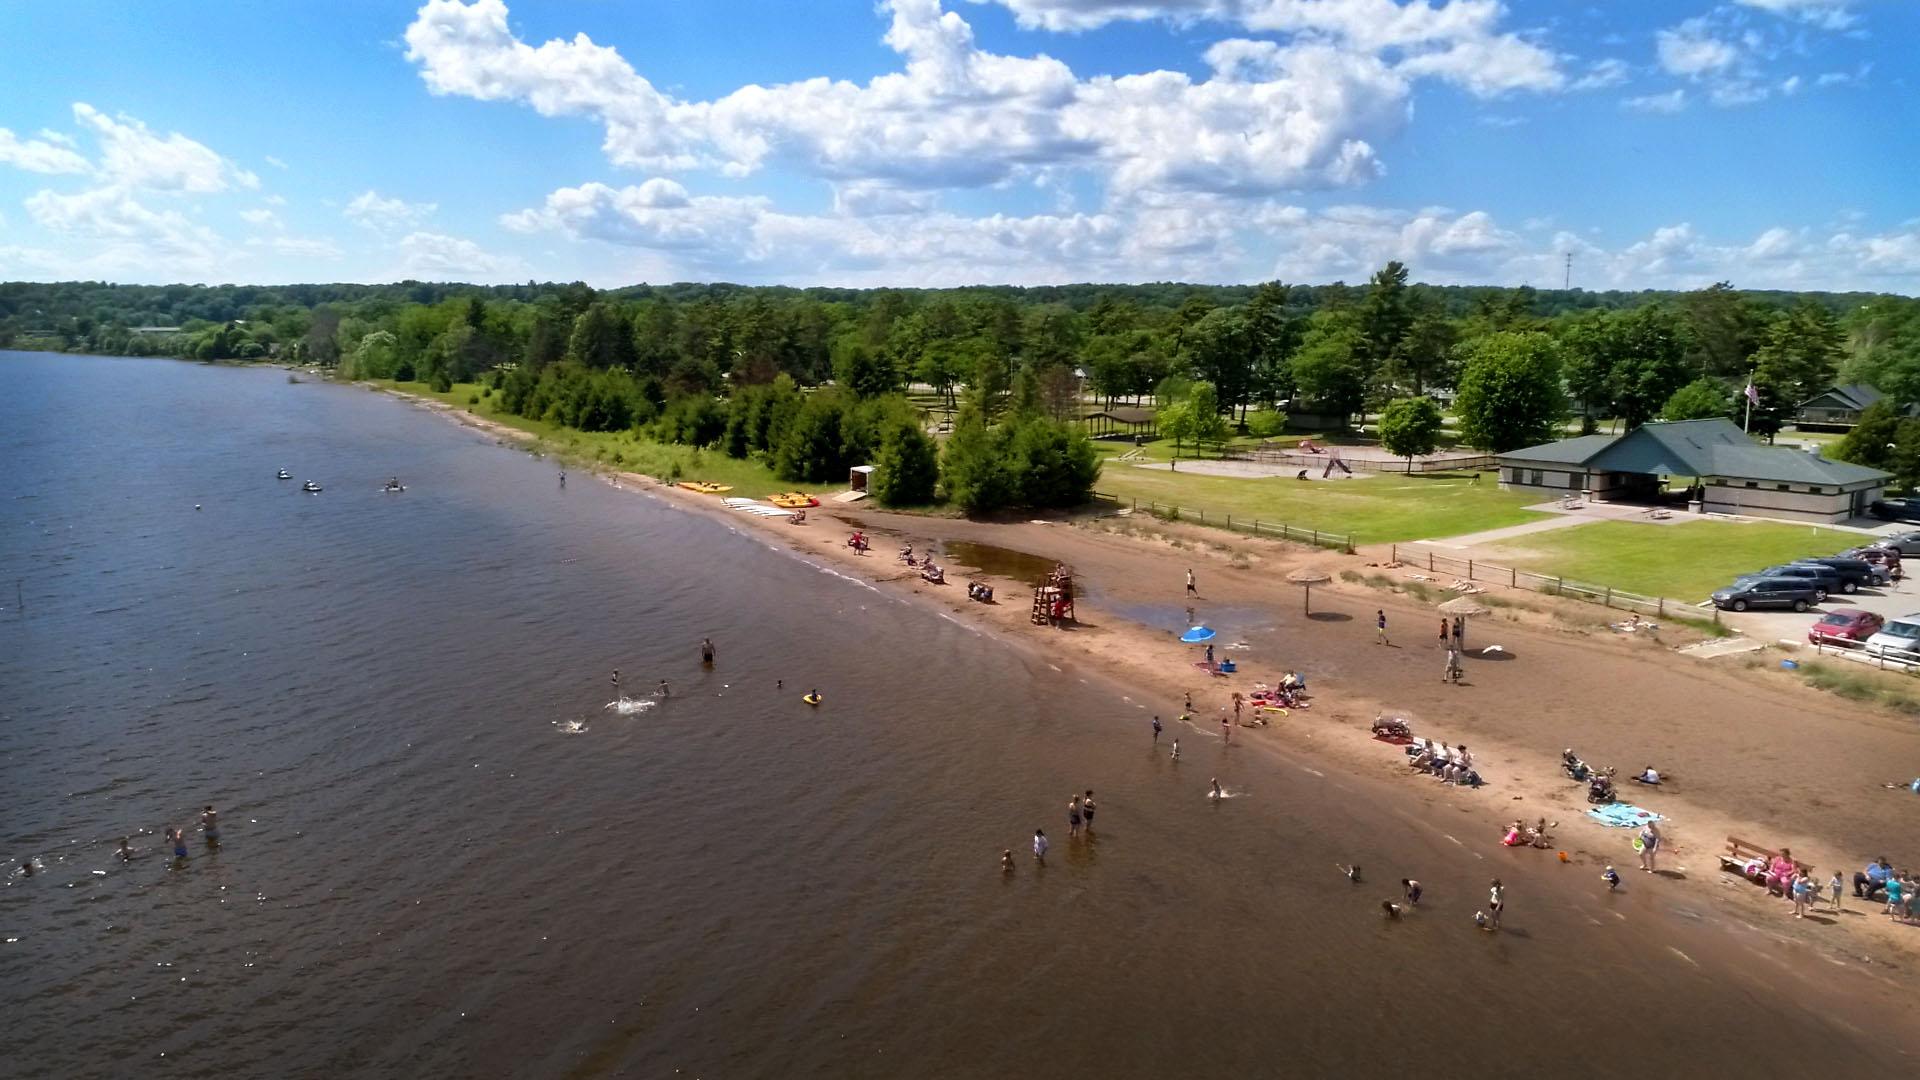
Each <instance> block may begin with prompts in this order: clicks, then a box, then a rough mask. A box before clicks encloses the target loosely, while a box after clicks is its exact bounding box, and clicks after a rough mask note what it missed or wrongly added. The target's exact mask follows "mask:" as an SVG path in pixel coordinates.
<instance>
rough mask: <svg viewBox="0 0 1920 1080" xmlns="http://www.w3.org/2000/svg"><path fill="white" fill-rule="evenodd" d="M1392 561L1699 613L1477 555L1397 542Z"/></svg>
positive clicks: (1614, 604)
mask: <svg viewBox="0 0 1920 1080" xmlns="http://www.w3.org/2000/svg"><path fill="white" fill-rule="evenodd" d="M1393 561H1394V562H1397V563H1400V564H1401V565H1402V566H1415V567H1419V566H1424V567H1426V568H1427V572H1428V573H1431V574H1446V575H1448V576H1450V577H1456V578H1462V579H1464V580H1467V581H1472V582H1481V581H1484V582H1489V583H1491V584H1494V585H1505V586H1507V587H1508V588H1510V589H1531V590H1533V591H1534V592H1542V593H1547V594H1548V595H1551V596H1566V597H1571V598H1572V599H1575V600H1585V601H1587V602H1588V603H1592V604H1600V605H1602V606H1605V607H1610V608H1620V609H1622V610H1625V611H1637V612H1641V613H1644V614H1647V615H1661V616H1664V615H1666V614H1668V613H1669V612H1671V613H1673V614H1676V615H1682V614H1696V615H1697V614H1699V613H1697V612H1696V609H1697V607H1698V605H1695V604H1689V603H1686V602H1684V601H1680V600H1668V599H1665V598H1664V597H1659V596H1642V595H1640V594H1639V593H1634V592H1628V591H1626V590H1625V589H1616V588H1614V587H1613V586H1611V585H1595V584H1593V583H1591V582H1585V581H1574V580H1572V579H1570V578H1564V577H1559V576H1557V575H1554V574H1536V573H1534V572H1533V571H1531V570H1521V569H1518V568H1516V567H1511V566H1496V565H1494V564H1493V563H1490V562H1483V561H1481V560H1478V559H1461V558H1456V557H1454V556H1452V555H1441V554H1438V553H1436V552H1433V551H1416V550H1413V549H1408V550H1407V551H1404V552H1403V551H1401V550H1400V545H1398V544H1395V545H1393ZM1713 618H1714V621H1715V622H1718V621H1720V613H1719V611H1718V609H1715V610H1714V612H1713Z"/></svg>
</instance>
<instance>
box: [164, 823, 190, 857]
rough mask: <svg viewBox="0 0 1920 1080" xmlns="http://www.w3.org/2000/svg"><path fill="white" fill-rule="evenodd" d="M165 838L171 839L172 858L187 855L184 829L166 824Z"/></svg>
mask: <svg viewBox="0 0 1920 1080" xmlns="http://www.w3.org/2000/svg"><path fill="white" fill-rule="evenodd" d="M167 839H169V840H171V841H173V857H174V858H176V859H184V858H186V857H187V834H186V831H185V830H184V829H176V828H174V827H173V826H171V825H169V826H167Z"/></svg>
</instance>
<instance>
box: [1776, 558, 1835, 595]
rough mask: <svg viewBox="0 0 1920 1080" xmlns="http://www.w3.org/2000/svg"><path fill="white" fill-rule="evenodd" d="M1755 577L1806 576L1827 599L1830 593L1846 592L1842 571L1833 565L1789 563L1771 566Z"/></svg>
mask: <svg viewBox="0 0 1920 1080" xmlns="http://www.w3.org/2000/svg"><path fill="white" fill-rule="evenodd" d="M1754 577H1794V578H1806V579H1807V580H1808V581H1809V582H1811V583H1812V584H1813V586H1814V588H1816V589H1818V590H1819V591H1820V599H1822V600H1825V599H1826V598H1827V595H1828V594H1829V593H1837V592H1844V591H1845V589H1846V583H1845V582H1844V581H1842V580H1841V578H1840V571H1838V570H1835V569H1834V568H1833V567H1831V566H1811V565H1802V564H1800V563H1789V564H1786V565H1783V566H1769V567H1767V568H1766V569H1765V570H1762V571H1760V572H1759V573H1758V574H1755V575H1754Z"/></svg>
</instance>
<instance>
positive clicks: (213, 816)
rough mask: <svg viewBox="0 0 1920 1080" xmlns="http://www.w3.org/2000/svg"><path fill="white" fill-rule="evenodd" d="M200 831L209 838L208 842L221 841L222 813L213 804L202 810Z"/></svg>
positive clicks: (216, 842)
mask: <svg viewBox="0 0 1920 1080" xmlns="http://www.w3.org/2000/svg"><path fill="white" fill-rule="evenodd" d="M200 832H201V834H202V835H203V836H205V837H206V838H207V843H209V844H218V843H219V842H220V814H219V812H218V811H216V810H214V808H213V807H212V806H211V805H209V806H208V807H207V808H206V809H205V810H202V811H200Z"/></svg>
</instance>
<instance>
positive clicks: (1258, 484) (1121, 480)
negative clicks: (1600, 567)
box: [1094, 447, 1546, 544]
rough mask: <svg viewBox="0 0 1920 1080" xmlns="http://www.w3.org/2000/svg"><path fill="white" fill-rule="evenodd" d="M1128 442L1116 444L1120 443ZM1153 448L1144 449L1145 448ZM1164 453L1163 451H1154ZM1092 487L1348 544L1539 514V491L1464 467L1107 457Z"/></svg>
mask: <svg viewBox="0 0 1920 1080" xmlns="http://www.w3.org/2000/svg"><path fill="white" fill-rule="evenodd" d="M1125 449H1128V448H1127V447H1122V448H1121V451H1124V450H1125ZM1148 453H1149V455H1152V454H1153V451H1152V449H1151V448H1150V449H1149V451H1148ZM1157 456H1159V457H1160V458H1161V459H1162V460H1164V459H1165V456H1166V455H1165V452H1164V451H1162V452H1161V453H1160V454H1159V455H1157ZM1110 457H1111V455H1109V460H1107V461H1106V463H1105V464H1104V465H1103V466H1102V467H1101V470H1100V480H1099V482H1098V483H1096V484H1095V485H1094V487H1095V488H1096V489H1097V490H1099V491H1102V492H1105V493H1107V494H1111V495H1117V496H1120V497H1121V498H1122V499H1137V500H1139V502H1140V504H1141V505H1142V506H1144V505H1146V503H1147V502H1148V501H1149V500H1151V501H1154V502H1161V503H1172V504H1174V505H1176V506H1181V507H1185V508H1186V509H1189V510H1204V511H1205V512H1206V514H1207V516H1208V517H1209V518H1212V517H1214V516H1215V515H1219V516H1220V517H1221V518H1223V519H1224V518H1225V517H1226V515H1228V514H1231V515H1233V518H1234V520H1236V521H1241V520H1249V521H1250V520H1254V519H1258V520H1260V521H1264V522H1270V523H1272V524H1276V525H1294V526H1297V527H1299V528H1303V529H1321V530H1323V531H1326V532H1338V533H1347V534H1349V535H1351V536H1352V537H1353V542H1354V543H1356V544H1384V543H1390V542H1394V541H1401V540H1419V539H1427V538H1433V537H1441V536H1457V535H1459V534H1461V533H1469V532H1478V531H1479V530H1481V529H1496V528H1499V527H1500V526H1502V525H1518V524H1520V523H1521V522H1523V521H1532V520H1534V519H1535V518H1539V517H1545V516H1546V515H1544V514H1539V513H1533V512H1529V511H1526V510H1522V509H1521V507H1523V506H1527V505H1529V504H1531V503H1537V502H1540V501H1541V499H1540V494H1539V493H1538V492H1533V493H1529V494H1521V493H1517V492H1507V491H1501V490H1500V486H1499V485H1498V484H1496V483H1495V482H1494V480H1493V477H1492V476H1490V475H1488V476H1484V477H1483V478H1482V479H1481V480H1480V482H1479V483H1478V484H1473V483H1469V478H1468V475H1467V474H1465V473H1431V474H1425V475H1414V476H1404V475H1400V474H1396V473H1380V474H1378V475H1375V476H1368V477H1366V478H1365V479H1360V480H1342V481H1338V482H1336V483H1320V482H1317V481H1315V482H1310V483H1304V484H1303V483H1301V482H1299V481H1298V480H1295V479H1293V478H1292V477H1291V476H1286V477H1261V478H1257V479H1256V478H1242V477H1231V476H1201V475H1199V474H1198V473H1186V472H1164V471H1162V470H1159V469H1138V468H1134V467H1133V466H1131V465H1128V464H1125V463H1124V462H1117V461H1113V460H1111V459H1110Z"/></svg>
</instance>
